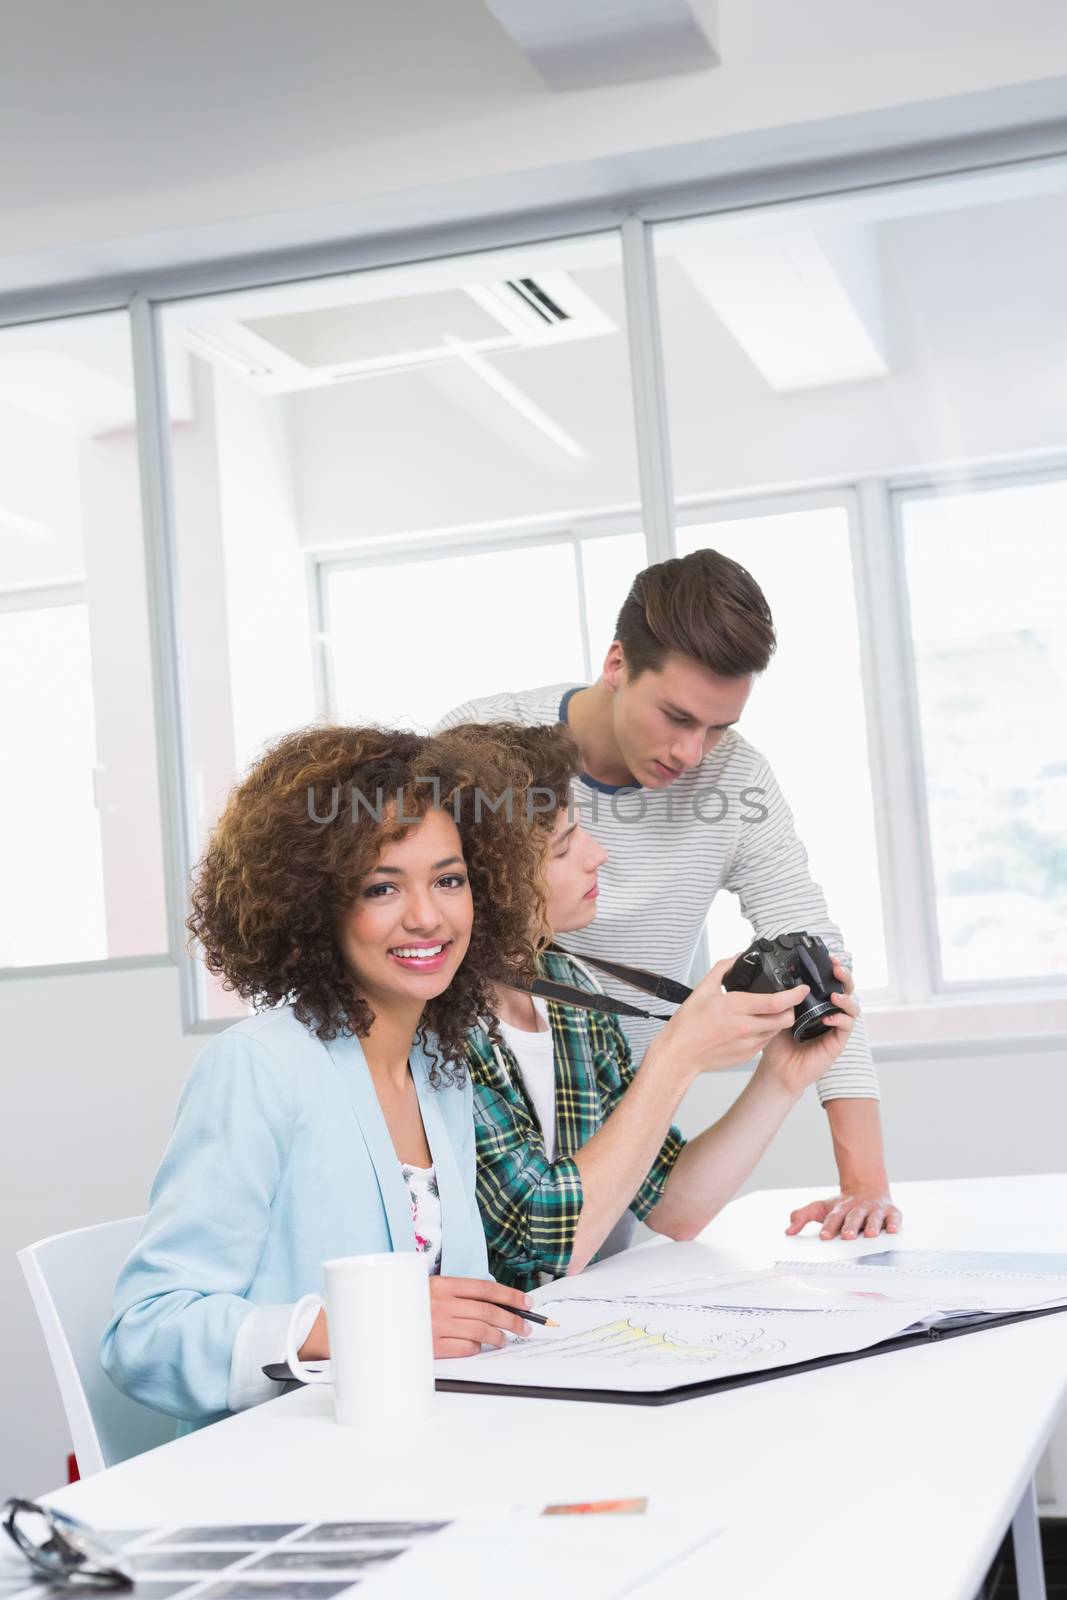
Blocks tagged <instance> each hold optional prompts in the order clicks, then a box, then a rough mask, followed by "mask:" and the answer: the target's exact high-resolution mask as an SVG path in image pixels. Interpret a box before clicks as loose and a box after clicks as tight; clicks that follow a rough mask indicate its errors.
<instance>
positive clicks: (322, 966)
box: [187, 726, 545, 1083]
mask: <svg viewBox="0 0 1067 1600" xmlns="http://www.w3.org/2000/svg"><path fill="white" fill-rule="evenodd" d="M528 766H529V764H528V763H527V762H526V761H525V760H524V759H523V758H522V757H521V755H520V753H519V752H518V751H517V750H516V749H515V747H514V746H513V745H512V744H510V743H509V742H508V741H507V740H494V739H491V738H486V737H485V730H484V729H479V730H478V737H476V738H473V737H470V736H469V733H468V732H467V731H465V730H461V731H453V732H448V733H443V734H438V735H433V736H430V737H423V736H420V735H417V734H414V733H407V732H396V731H393V730H389V729H384V728H370V727H368V728H351V727H340V726H325V727H324V726H315V727H310V728H302V729H300V730H298V731H297V732H295V733H290V734H287V735H286V736H285V737H284V738H282V739H279V740H278V741H277V743H275V744H274V745H272V746H271V747H270V748H269V749H268V750H267V751H266V753H265V754H264V755H263V756H262V757H261V758H260V760H259V761H257V762H256V764H255V766H254V767H253V768H252V769H251V771H250V772H249V773H248V774H247V776H246V777H245V778H244V779H242V781H241V782H240V783H239V784H238V785H237V786H236V788H235V789H234V790H233V791H232V792H231V794H230V796H229V799H228V801H227V804H226V807H225V810H224V811H223V814H222V816H221V817H220V819H219V821H218V823H217V825H216V827H215V830H214V832H213V833H212V836H211V839H210V841H209V843H208V846H207V850H206V851H205V853H204V856H203V859H202V860H201V861H200V863H199V865H198V866H197V868H196V871H195V873H194V881H193V890H192V911H191V914H190V916H189V919H188V922H187V927H188V928H189V930H190V933H191V934H192V936H193V938H194V939H195V940H196V941H197V942H198V943H199V945H200V947H201V951H202V954H203V959H204V963H205V965H206V966H207V969H208V971H209V972H211V973H213V974H214V975H215V976H216V977H217V978H220V979H221V980H222V985H223V987H224V988H225V989H227V990H230V991H233V992H234V993H236V994H238V995H240V996H241V998H242V999H243V1000H246V1001H248V1002H249V1003H250V1004H251V1005H252V1006H254V1007H255V1008H256V1009H261V1008H263V1007H267V1006H273V1005H279V1004H282V1003H283V1002H290V1003H292V1005H293V1009H294V1012H295V1015H296V1017H297V1019H298V1020H299V1021H300V1022H302V1023H303V1024H304V1025H305V1026H306V1027H308V1028H310V1029H311V1030H312V1031H313V1032H314V1033H316V1034H317V1035H318V1037H319V1038H320V1039H323V1040H329V1039H333V1038H336V1037H337V1036H338V1034H341V1033H354V1034H356V1035H358V1036H360V1037H365V1036H366V1035H367V1034H368V1033H369V1032H370V1029H371V1026H372V1024H373V1022H374V1014H373V1012H372V1011H371V1008H370V1006H369V1005H368V1003H367V1001H366V1000H365V999H364V998H363V997H362V996H361V995H360V994H359V993H358V992H357V990H356V988H355V986H354V984H353V981H352V978H351V976H350V974H349V972H348V969H347V968H346V967H345V965H344V962H343V961H342V958H341V954H340V950H339V946H338V942H337V934H336V925H337V919H338V917H339V915H340V914H341V913H342V912H343V911H344V910H345V909H347V908H348V907H349V906H350V905H351V904H352V902H353V899H354V897H355V895H356V893H357V891H358V889H359V888H360V886H361V884H362V883H363V881H364V880H365V879H366V876H367V874H368V873H369V872H370V871H371V869H372V868H373V867H374V865H375V862H376V861H377V860H378V858H379V856H380V854H381V852H382V850H383V849H384V848H385V846H386V845H387V844H388V843H390V842H391V841H392V840H395V839H398V838H401V837H403V835H404V834H405V833H406V832H407V827H406V826H405V825H404V823H402V822H397V821H396V820H395V818H396V817H397V816H399V817H400V818H403V819H406V820H408V819H413V818H416V817H418V818H421V817H423V816H425V814H426V813H427V811H429V810H430V808H431V807H432V806H434V805H440V806H442V807H445V808H447V811H448V814H449V815H450V816H452V817H453V819H454V820H455V823H456V827H457V829H458V832H459V835H460V839H461V841H462V844H463V854H464V857H465V860H466V866H467V873H468V877H469V881H470V886H471V894H472V898H473V902H474V925H473V928H472V931H471V940H470V945H469V948H468V950H467V954H466V956H465V958H464V960H463V962H462V964H461V966H460V967H459V970H458V971H457V973H456V975H455V977H454V978H453V980H452V983H451V984H450V985H449V987H448V989H446V990H445V992H444V993H443V994H440V995H438V996H437V997H436V998H435V999H433V1000H431V1001H430V1002H429V1003H428V1004H427V1006H426V1008H425V1010H424V1011H423V1014H422V1021H421V1024H420V1029H419V1036H420V1039H421V1040H422V1042H423V1043H424V1045H425V1046H426V1047H427V1048H428V1050H429V1051H430V1053H431V1056H432V1057H433V1058H435V1061H436V1064H435V1065H433V1066H432V1068H431V1074H430V1076H431V1080H432V1081H433V1082H435V1083H442V1082H451V1081H458V1080H459V1079H461V1078H462V1074H463V1068H462V1065H461V1063H462V1061H463V1058H464V1055H465V1053H466V1040H465V1036H466V1034H467V1032H468V1031H469V1030H470V1029H472V1028H474V1027H476V1026H477V1025H478V1022H479V1019H480V1018H483V1017H490V1016H491V1011H492V1005H491V998H492V993H493V989H494V986H495V982H497V981H499V982H504V983H508V982H516V981H518V982H528V981H529V979H530V978H531V977H532V976H533V961H534V951H535V942H536V936H535V930H536V929H537V928H539V927H542V926H543V923H544V913H545V893H544V887H543V882H542V877H541V861H542V856H543V853H544V837H543V831H542V830H543V823H541V819H539V818H537V817H536V816H535V817H533V818H531V817H530V816H528V814H527V806H526V803H525V802H526V794H525V791H526V788H527V787H528V784H529V781H530V780H529V777H528ZM431 780H433V781H431ZM505 793H508V794H510V796H511V797H512V798H511V800H510V801H509V803H508V804H507V805H500V806H498V808H497V809H496V810H494V809H493V808H492V806H491V805H489V804H487V803H486V797H487V796H488V797H490V799H493V800H498V799H499V797H500V796H502V795H504V794H505ZM401 807H402V808H401ZM375 813H376V814H375ZM539 824H541V825H539ZM492 1026H493V1028H494V1029H495V1024H493V1025H492ZM494 1036H495V1035H494Z"/></svg>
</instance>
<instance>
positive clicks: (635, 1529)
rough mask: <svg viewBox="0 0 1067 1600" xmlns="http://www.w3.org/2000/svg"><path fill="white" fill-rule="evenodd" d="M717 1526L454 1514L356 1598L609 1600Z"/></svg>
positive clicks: (678, 1520) (686, 1517) (654, 1513)
mask: <svg viewBox="0 0 1067 1600" xmlns="http://www.w3.org/2000/svg"><path fill="white" fill-rule="evenodd" d="M720 1532H721V1529H719V1528H717V1527H716V1526H715V1525H714V1522H713V1521H712V1520H711V1518H710V1517H709V1515H708V1512H707V1511H706V1510H688V1511H686V1510H677V1509H670V1510H667V1509H663V1510H657V1509H656V1508H655V1507H653V1506H650V1507H649V1508H648V1510H647V1512H645V1513H643V1514H641V1515H638V1516H625V1515H624V1516H614V1515H606V1516H604V1515H594V1516H551V1517H546V1516H539V1515H537V1514H535V1513H533V1512H523V1511H515V1512H509V1513H504V1514H500V1515H489V1514H487V1515H484V1516H466V1517H459V1518H457V1519H456V1521H455V1522H453V1523H452V1525H451V1526H450V1527H448V1528H446V1529H445V1531H444V1532H443V1533H440V1534H438V1535H437V1536H436V1538H435V1539H434V1540H433V1541H432V1544H431V1543H430V1542H427V1543H426V1544H425V1545H424V1546H423V1547H421V1548H416V1549H412V1550H410V1551H408V1552H407V1554H405V1555H404V1556H402V1557H401V1558H400V1559H399V1560H398V1561H396V1562H394V1563H393V1564H392V1565H391V1566H389V1567H386V1568H384V1569H383V1570H382V1572H381V1573H380V1574H378V1575H376V1576H374V1577H372V1578H369V1579H368V1580H367V1581H366V1582H364V1583H363V1584H361V1585H360V1587H359V1590H358V1591H357V1593H358V1597H359V1600H364V1597H365V1600H391V1597H393V1596H395V1597H396V1600H411V1596H412V1595H417V1594H432V1595H433V1596H434V1597H435V1600H502V1597H506V1600H545V1596H546V1595H561V1594H567V1595H581V1597H582V1600H616V1597H621V1596H623V1595H627V1594H631V1593H633V1591H634V1590H635V1589H637V1588H638V1587H639V1586H640V1585H641V1584H642V1583H646V1582H648V1581H649V1580H650V1579H651V1578H653V1577H655V1576H657V1575H659V1574H660V1573H662V1572H665V1571H668V1570H669V1569H670V1567H671V1566H673V1565H674V1564H675V1563H676V1562H678V1561H681V1560H682V1559H683V1558H684V1557H685V1556H687V1555H689V1554H691V1553H692V1551H693V1550H694V1549H696V1548H697V1547H698V1546H699V1545H702V1544H705V1543H707V1542H708V1541H709V1540H711V1539H714V1538H717V1537H718V1535H719V1533H720Z"/></svg>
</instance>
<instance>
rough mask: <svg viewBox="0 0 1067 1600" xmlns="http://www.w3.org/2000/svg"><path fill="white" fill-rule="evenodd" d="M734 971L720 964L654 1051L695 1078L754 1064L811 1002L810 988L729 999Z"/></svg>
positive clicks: (739, 994) (742, 992)
mask: <svg viewBox="0 0 1067 1600" xmlns="http://www.w3.org/2000/svg"><path fill="white" fill-rule="evenodd" d="M733 965H734V959H733V957H732V956H728V957H727V958H726V959H725V960H724V961H718V962H716V964H715V966H713V967H712V969H711V971H710V972H709V973H708V975H707V977H706V978H704V979H703V980H702V982H700V983H699V984H698V985H697V986H696V988H695V989H694V990H693V992H692V994H691V995H690V996H689V999H688V1000H686V1001H685V1003H684V1004H683V1005H681V1006H679V1008H678V1010H677V1011H676V1012H675V1014H674V1016H673V1017H672V1018H671V1020H670V1021H669V1022H668V1024H667V1026H666V1027H665V1028H664V1030H663V1032H662V1033H661V1034H660V1036H659V1039H658V1040H656V1042H655V1046H654V1047H650V1049H652V1048H655V1050H656V1053H657V1054H661V1053H662V1054H668V1053H669V1054H670V1056H672V1057H674V1058H676V1059H677V1060H678V1061H679V1062H682V1063H684V1064H685V1065H686V1067H687V1068H688V1069H689V1070H690V1071H691V1072H693V1073H700V1072H718V1071H721V1070H722V1069H723V1068H724V1067H737V1066H740V1065H741V1063H742V1062H744V1061H751V1059H752V1057H753V1056H756V1055H759V1053H760V1051H761V1050H763V1049H764V1047H765V1046H766V1045H768V1044H769V1043H770V1041H771V1040H772V1039H773V1038H774V1037H775V1035H776V1034H778V1033H780V1032H781V1030H782V1029H784V1028H791V1027H792V1026H793V1019H794V1008H795V1007H797V1006H799V1005H802V1004H803V1003H804V1001H805V999H806V998H807V994H808V988H807V985H806V984H796V985H794V986H792V987H791V988H788V989H785V990H780V991H775V992H773V993H765V992H761V993H752V992H749V991H747V990H737V991H736V992H734V993H725V992H724V990H723V980H724V979H725V977H726V975H727V973H728V972H729V971H730V969H731V968H732V967H733Z"/></svg>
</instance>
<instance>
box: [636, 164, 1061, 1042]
mask: <svg viewBox="0 0 1067 1600" xmlns="http://www.w3.org/2000/svg"><path fill="white" fill-rule="evenodd" d="M654 247H655V253H656V278H657V291H658V300H659V313H660V327H661V330H662V339H663V358H664V373H665V381H666V391H667V402H668V412H669V422H670V445H671V465H672V474H673V487H674V493H675V497H676V502H677V505H678V521H679V523H680V525H681V526H680V528H679V535H678V548H679V550H680V551H682V550H687V549H691V548H692V547H693V545H694V542H701V541H705V540H706V541H707V542H708V543H711V544H714V545H716V546H717V547H719V548H721V549H723V550H725V551H726V553H727V554H729V555H731V556H734V557H735V558H736V559H738V560H740V561H741V562H742V564H743V565H745V566H746V567H748V568H749V569H750V570H751V571H752V573H753V574H754V576H755V577H756V578H757V580H758V581H759V582H760V583H761V585H762V586H763V587H764V589H765V591H766V592H767V595H768V598H769V600H770V603H771V608H772V611H773V612H774V614H775V618H776V621H777V622H778V624H779V633H780V646H779V654H778V657H777V659H776V660H775V661H773V662H772V664H771V666H770V668H769V670H768V671H767V673H766V674H765V676H764V679H763V681H762V682H761V683H760V684H759V686H758V688H757V690H756V692H755V693H754V695H753V699H752V703H751V710H750V712H749V713H746V716H745V718H744V721H743V725H742V730H741V731H742V733H743V734H745V735H746V736H747V737H750V738H751V739H752V741H753V742H754V743H755V744H756V745H757V746H758V747H759V748H761V749H762V750H763V752H764V753H765V754H766V755H767V756H768V758H769V760H770V761H771V764H772V767H773V768H774V770H775V772H776V773H777V775H778V777H779V779H780V781H781V784H782V788H783V791H784V793H785V795H786V798H787V800H788V801H789V802H790V804H791V806H792V807H793V810H794V812H795V815H796V820H797V829H798V833H799V835H800V837H801V839H802V840H803V841H804V843H805V844H806V845H807V847H808V850H809V853H810V857H811V865H812V870H813V875H814V877H815V878H816V880H817V881H820V882H821V883H822V885H823V887H824V889H825V890H826V894H827V899H828V902H829V906H830V910H831V913H832V914H833V916H834V917H835V919H836V920H837V921H838V922H839V923H840V925H841V927H842V931H843V933H844V935H845V939H846V942H847V943H848V944H849V945H850V946H852V948H853V949H854V951H855V953H856V970H857V978H858V981H859V983H860V985H861V987H862V990H863V992H864V994H865V995H870V993H871V991H872V989H875V990H876V989H878V988H882V990H883V999H885V1000H889V999H891V1000H892V1001H893V1002H904V1003H905V1004H906V1005H908V1006H909V1007H918V1006H925V1005H927V1004H928V1003H929V1002H930V1001H932V1000H933V998H934V997H935V996H936V995H937V994H938V993H939V992H940V991H941V990H943V989H946V988H950V989H951V988H953V987H957V988H958V987H960V986H967V985H972V986H980V989H981V996H977V995H976V996H975V1004H976V1005H978V1004H979V1003H980V1001H981V998H984V996H985V995H991V994H992V993H993V991H994V990H996V989H997V988H999V990H1000V996H999V997H1000V998H1001V999H1002V1000H1006V999H1008V998H1009V996H1008V995H1007V993H1006V991H1007V990H1008V989H1009V988H1011V987H1014V988H1015V989H1016V991H1019V990H1020V988H1021V987H1022V986H1025V985H1028V984H1030V983H1031V982H1033V983H1042V982H1043V983H1044V984H1046V985H1051V984H1052V983H1054V982H1058V983H1059V984H1060V985H1061V986H1062V984H1063V974H1064V972H1065V971H1067V856H1065V845H1064V838H1065V835H1067V789H1065V784H1067V776H1065V774H1067V767H1065V766H1064V765H1063V763H1064V760H1065V752H1064V739H1063V730H1064V728H1065V727H1067V698H1065V696H1067V690H1065V669H1064V656H1063V645H1062V644H1061V643H1060V642H1059V635H1060V633H1061V632H1062V627H1063V623H1062V619H1063V617H1064V615H1065V614H1067V605H1065V599H1067V572H1065V554H1064V552H1065V551H1067V537H1065V528H1067V475H1065V474H1064V472H1063V468H1062V463H1063V450H1064V436H1063V373H1064V370H1065V363H1067V334H1065V331H1064V330H1065V329H1067V169H1064V167H1063V166H1062V165H1060V166H1051V165H1050V166H1049V167H1047V168H1045V169H1044V170H1043V172H1042V174H1041V177H1040V180H1038V179H1037V178H1036V176H1035V174H1034V173H1033V172H1028V171H1025V170H1022V169H1019V170H1014V171H1013V170H1009V169H999V170H997V169H991V170H988V171H985V172H981V173H970V174H968V175H966V176H962V177H943V178H939V179H934V180H930V181H923V182H917V183H913V184H905V185H890V186H887V187H884V188H877V187H876V188H870V189H867V190H864V191H862V192H859V191H853V192H851V193H849V194H845V195H824V196H819V197H815V198H810V199H805V200H802V201H800V202H797V203H789V204H781V205H773V206H766V207H759V206H752V207H748V208H743V209H738V210H735V211H732V212H719V213H717V214H715V215H710V216H705V217H693V218H688V219H685V220H681V221H678V222H671V223H664V224H662V225H660V226H658V227H657V228H656V229H655V233H654ZM1042 474H1043V477H1042ZM835 499H836V500H837V501H838V503H839V504H838V509H837V510H836V511H835V510H832V509H831V507H830V505H829V503H828V502H832V501H833V500H835ZM820 500H821V509H819V504H820ZM805 503H807V504H808V505H810V506H811V507H812V509H811V510H810V511H809V510H800V509H798V510H797V511H796V512H795V513H794V511H793V508H794V507H798V508H799V507H803V506H804V504H805ZM779 508H780V510H779ZM786 512H788V513H789V514H785V513H786ZM742 515H743V516H744V519H745V520H744V521H740V520H734V519H738V518H739V517H740V516H742ZM708 523H713V526H710V527H709V526H706V524H708ZM853 562H854V563H855V570H853ZM902 572H904V573H905V575H906V579H905V581H904V582H902V581H901V573H902ZM909 606H910V613H911V631H910V634H909V631H908V621H907V616H906V612H907V611H908V609H909ZM858 619H862V622H860V621H859V620H858ZM913 680H914V682H915V686H916V693H915V695H914V697H913V696H912V695H911V694H910V692H909V687H910V685H911V683H912V681H913ZM813 686H818V689H819V692H820V694H821V702H820V703H821V705H822V706H823V707H824V708H825V709H824V711H823V714H822V716H821V717H819V718H818V727H817V731H814V730H812V728H811V727H810V726H808V727H805V722H806V721H807V718H806V717H805V715H804V713H805V712H806V711H808V710H809V708H810V707H812V706H813V705H814V702H813V700H812V698H811V695H810V690H811V688H812V687H813ZM920 756H921V759H920ZM883 911H884V915H883ZM729 913H730V908H728V907H721V906H716V907H715V908H714V909H713V913H712V918H711V922H710V924H709V937H710V942H711V946H712V949H713V950H715V949H718V948H721V947H723V946H726V947H728V948H732V947H736V946H737V945H739V944H741V943H742V942H743V941H744V940H745V939H746V937H747V934H748V930H747V928H746V927H745V926H744V925H743V924H741V922H740V919H739V918H737V917H736V916H731V915H730V914H729ZM1016 998H1017V999H1018V1000H1019V1003H1020V1005H1023V1004H1026V1003H1028V1002H1027V1001H1026V1000H1025V999H1024V997H1022V996H1021V995H1019V994H1018V992H1017V994H1016ZM977 1015H978V1013H977V1012H974V1013H968V1016H969V1018H970V1020H969V1022H968V1023H967V1026H968V1027H969V1028H970V1029H971V1030H972V1031H973V1030H974V1029H975V1028H979V1027H980V1026H981V1024H980V1023H978V1022H977V1020H976V1019H977ZM1005 1015H1006V1014H1005ZM963 1017H964V1011H963V1009H961V1008H960V1007H958V1006H956V1007H954V1008H953V1009H952V1012H951V1018H952V1019H954V1020H951V1021H950V1020H949V1018H950V1012H949V1011H948V1009H947V1008H943V1010H942V1015H941V1019H940V1020H939V1021H938V1022H937V1024H936V1027H937V1028H941V1027H944V1028H946V1029H948V1028H950V1027H956V1026H958V1025H959V1021H960V1019H961V1018H963ZM1020 1017H1021V1012H1019V1013H1016V1020H1015V1024H1014V1026H1016V1027H1019V1026H1024V1027H1026V1026H1031V1024H1030V1023H1029V1021H1027V1022H1025V1023H1022V1022H1020V1020H1019V1019H1020ZM1045 1018H1048V1019H1049V1020H1048V1021H1046V1020H1045ZM901 1025H902V1027H903V1029H904V1031H905V1032H907V1031H908V1030H909V1029H910V1030H912V1032H911V1033H909V1037H911V1036H913V1035H914V1034H915V1033H916V1032H917V1031H918V1030H921V1029H925V1028H926V1027H928V1026H929V1027H931V1028H932V1027H933V1026H934V1025H933V1022H932V1017H928V1018H927V1019H926V1020H920V1019H919V1018H918V1017H917V1015H916V1014H913V1015H912V1016H911V1019H910V1021H909V1020H907V1019H905V1018H903V1016H902V1019H901ZM1008 1025H1009V1024H1008V1023H1007V1022H1005V1024H1004V1026H1005V1027H1007V1026H1008ZM1053 1025H1054V1019H1053V1014H1052V1012H1051V1010H1048V1011H1046V1013H1045V1014H1044V1017H1043V1018H1042V1021H1041V1023H1040V1026H1053ZM964 1031H967V1030H966V1028H965V1029H964ZM903 1036H904V1035H903V1033H902V1034H900V1035H899V1037H903Z"/></svg>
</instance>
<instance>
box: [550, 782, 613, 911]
mask: <svg viewBox="0 0 1067 1600" xmlns="http://www.w3.org/2000/svg"><path fill="white" fill-rule="evenodd" d="M607 859H608V853H607V851H606V850H605V849H604V848H603V846H602V845H599V844H597V842H596V840H595V839H592V838H590V836H589V834H587V833H586V831H585V829H584V828H583V827H582V825H581V823H580V822H577V821H570V820H568V817H567V813H566V811H561V812H560V813H559V815H558V816H557V817H556V826H555V827H554V828H553V830H552V837H551V838H550V839H549V841H548V845H547V847H546V850H545V864H544V872H545V884H546V889H547V894H548V911H547V921H548V926H549V929H550V930H551V932H552V933H553V934H556V933H573V931H574V930H575V929H576V928H586V927H588V926H589V924H590V923H591V922H592V920H593V918H594V917H595V916H596V897H597V872H598V870H599V869H600V868H601V867H602V866H603V865H604V862H605V861H606V860H607Z"/></svg>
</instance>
